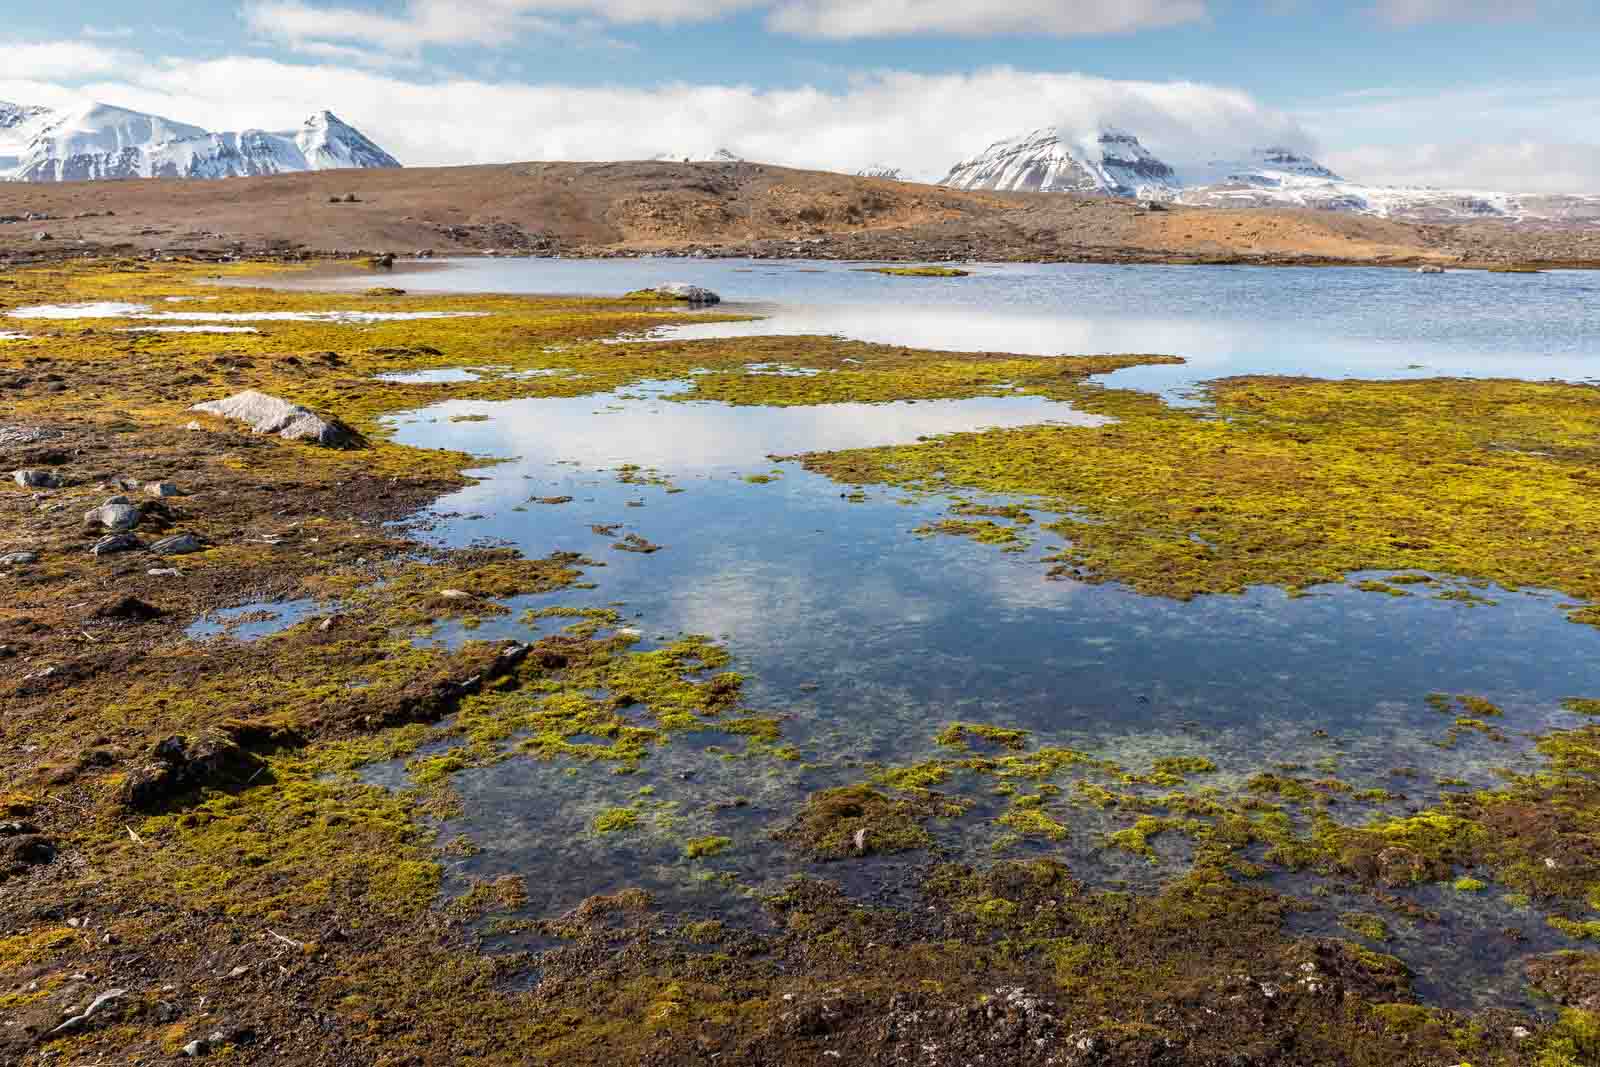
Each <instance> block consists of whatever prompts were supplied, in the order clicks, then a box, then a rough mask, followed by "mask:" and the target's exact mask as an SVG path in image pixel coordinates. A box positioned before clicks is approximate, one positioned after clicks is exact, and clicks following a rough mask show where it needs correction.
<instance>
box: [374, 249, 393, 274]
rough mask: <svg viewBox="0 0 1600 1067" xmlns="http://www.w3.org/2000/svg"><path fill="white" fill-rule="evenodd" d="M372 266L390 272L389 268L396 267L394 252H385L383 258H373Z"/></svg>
mask: <svg viewBox="0 0 1600 1067" xmlns="http://www.w3.org/2000/svg"><path fill="white" fill-rule="evenodd" d="M372 265H373V266H374V267H378V268H380V269H382V270H388V269H389V268H391V267H393V266H394V253H393V252H385V253H384V254H383V255H381V256H373V257H372Z"/></svg>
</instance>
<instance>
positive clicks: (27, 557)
mask: <svg viewBox="0 0 1600 1067" xmlns="http://www.w3.org/2000/svg"><path fill="white" fill-rule="evenodd" d="M38 562H39V554H38V553H37V552H7V553H6V554H5V555H3V556H0V564H5V565H6V566H7V567H15V566H18V565H19V564H24V563H38Z"/></svg>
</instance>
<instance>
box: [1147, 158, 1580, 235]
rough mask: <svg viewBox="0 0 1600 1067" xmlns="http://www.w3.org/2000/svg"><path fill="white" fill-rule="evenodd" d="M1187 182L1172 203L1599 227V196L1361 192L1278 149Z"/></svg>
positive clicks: (1374, 188)
mask: <svg viewBox="0 0 1600 1067" xmlns="http://www.w3.org/2000/svg"><path fill="white" fill-rule="evenodd" d="M1186 178H1187V179H1188V180H1187V181H1186V183H1185V184H1186V186H1187V187H1186V188H1184V189H1183V190H1181V191H1180V192H1179V193H1178V194H1177V196H1176V197H1175V200H1176V201H1177V202H1178V203H1180V204H1193V205H1197V206H1202V207H1305V208H1316V209H1318V210H1322V211H1350V212H1356V213H1358V214H1362V215H1376V216H1379V217H1382V218H1397V219H1408V220H1411V221H1416V222H1458V221H1465V220H1469V219H1503V220H1507V221H1516V222H1586V221H1588V222H1592V221H1600V196H1582V195H1575V194H1550V193H1522V194H1519V193H1497V192H1488V191H1482V190H1472V189H1435V188H1431V187H1428V186H1394V185H1366V184H1363V183H1361V182H1353V181H1348V180H1346V179H1345V178H1342V177H1340V176H1339V175H1337V174H1335V173H1334V172H1333V171H1331V170H1329V169H1328V168H1327V167H1324V166H1323V165H1322V164H1320V163H1318V162H1317V161H1316V160H1314V159H1310V158H1308V157H1306V156H1303V155H1298V154H1296V153H1294V152H1291V151H1289V150H1287V149H1281V148H1269V149H1263V150H1260V151H1256V152H1253V153H1251V157H1250V159H1249V160H1247V161H1245V162H1243V163H1236V164H1229V163H1211V164H1207V165H1206V166H1205V167H1202V168H1200V169H1199V170H1197V171H1196V172H1195V173H1193V174H1191V175H1186Z"/></svg>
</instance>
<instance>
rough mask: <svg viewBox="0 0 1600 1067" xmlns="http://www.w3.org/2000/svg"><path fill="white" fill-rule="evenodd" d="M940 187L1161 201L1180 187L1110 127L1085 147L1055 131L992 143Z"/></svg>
mask: <svg viewBox="0 0 1600 1067" xmlns="http://www.w3.org/2000/svg"><path fill="white" fill-rule="evenodd" d="M940 184H941V185H948V186H950V187H952V188H955V189H991V190H996V191H1001V192H1040V193H1098V194H1101V195H1103V196H1128V197H1133V196H1136V197H1141V198H1159V199H1165V198H1167V197H1169V196H1171V194H1172V193H1173V192H1175V191H1176V190H1177V189H1178V188H1180V186H1181V182H1180V181H1179V180H1178V176H1177V174H1176V173H1175V172H1174V171H1173V169H1172V168H1171V167H1169V166H1167V164H1165V163H1163V162H1162V161H1161V160H1159V159H1157V158H1156V157H1155V156H1153V155H1151V154H1150V153H1149V152H1148V151H1147V150H1146V149H1145V147H1144V146H1143V145H1141V144H1140V143H1139V139H1138V138H1137V137H1135V136H1133V134H1131V133H1126V132H1124V131H1122V130H1117V129H1109V128H1108V129H1104V130H1102V131H1100V134H1099V135H1098V136H1097V137H1095V138H1093V139H1091V140H1089V141H1088V142H1087V143H1083V144H1074V143H1072V142H1071V141H1069V140H1068V139H1067V137H1066V136H1065V135H1064V134H1063V133H1062V131H1061V130H1060V129H1058V128H1056V127H1054V126H1046V127H1044V128H1043V129H1038V130H1034V131H1033V132H1032V133H1028V134H1024V135H1023V136H1021V137H1013V138H1010V139H1008V140H1004V141H997V142H995V143H994V144H992V145H990V146H989V147H988V148H986V149H985V150H984V151H982V152H980V153H979V154H978V155H976V156H973V157H972V158H970V159H966V160H963V161H961V162H960V163H957V164H956V165H955V167H953V168H952V169H951V171H950V173H949V174H947V175H945V178H944V180H943V181H942V182H941V183H940Z"/></svg>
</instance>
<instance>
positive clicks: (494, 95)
mask: <svg viewBox="0 0 1600 1067" xmlns="http://www.w3.org/2000/svg"><path fill="white" fill-rule="evenodd" d="M0 35H3V36H0V99H13V100H19V101H21V102H33V101H38V102H41V103H47V104H51V105H55V106H60V105H64V104H67V103H70V102H71V100H72V99H74V98H76V97H81V96H93V97H96V98H100V99H106V100H108V102H112V103H122V104H126V105H128V106H133V107H139V108H142V109H146V110H162V111H163V112H164V113H166V114H168V115H169V116H170V117H172V118H176V119H180V120H184V121H191V122H196V123H198V124H201V125H207V126H211V127H213V128H219V127H223V126H231V127H237V126H245V125H272V124H276V125H279V126H286V125H293V124H294V123H295V122H296V121H298V118H299V117H300V116H299V112H300V111H303V110H308V109H310V108H314V107H324V106H325V107H330V108H332V109H333V110H335V111H337V112H339V113H340V114H341V115H343V116H344V117H345V118H347V119H349V120H350V121H352V122H355V123H356V124H357V125H359V126H361V127H362V128H363V129H364V130H366V131H367V132H368V133H369V134H371V135H373V136H374V137H375V138H377V139H378V140H379V141H380V142H381V143H384V144H385V145H386V147H390V148H391V150H393V151H395V152H396V153H397V154H398V155H400V156H401V157H402V158H403V159H405V160H406V161H407V162H415V163H454V162H482V161H488V160H491V159H524V158H527V159H535V158H562V157H570V156H584V157H609V158H626V157H631V156H637V155H643V154H653V151H672V152H680V153H684V154H690V153H700V152H707V151H710V150H711V149H713V148H716V147H722V146H727V147H730V148H732V149H733V150H734V151H736V152H739V153H740V154H743V155H747V156H750V157H752V158H770V159H771V160H772V161H774V162H786V163H795V164H802V165H815V166H829V167H838V168H844V167H848V166H856V165H864V164H865V163H868V162H885V163H889V164H892V165H897V166H903V167H906V168H907V169H908V170H911V171H913V172H916V173H919V174H924V175H933V174H934V172H935V171H939V170H942V169H943V168H944V167H946V166H947V165H948V164H949V163H950V162H954V160H955V159H957V158H959V157H961V156H964V155H967V154H970V153H972V152H974V151H977V150H978V149H981V148H982V147H983V146H984V144H986V143H987V142H988V141H990V140H993V139H996V138H999V137H1002V136H1007V135H1009V134H1012V133H1015V132H1019V131H1020V130H1023V129H1026V128H1030V127H1034V126H1039V125H1044V124H1049V123H1057V124H1061V125H1063V126H1066V127H1068V128H1072V129H1077V128H1079V127H1082V128H1084V129H1088V128H1091V127H1093V126H1095V125H1097V124H1098V123H1101V122H1115V123H1118V124H1120V125H1125V126H1129V127H1131V128H1133V130H1134V132H1135V133H1137V134H1139V135H1140V136H1141V138H1143V139H1144V140H1146V142H1147V143H1149V144H1150V146H1151V147H1152V148H1153V149H1156V150H1157V151H1158V152H1161V153H1163V154H1165V155H1167V156H1169V157H1172V158H1174V159H1175V161H1178V162H1182V161H1183V159H1184V158H1185V157H1187V158H1196V159H1197V158H1198V157H1201V156H1216V155H1228V154H1230V153H1233V154H1238V153H1242V152H1243V150H1245V149H1248V148H1249V147H1252V146H1257V145H1259V144H1260V143H1261V142H1262V141H1263V140H1268V139H1270V140H1284V141H1290V142H1294V143H1295V144H1296V145H1297V146H1300V147H1305V148H1307V149H1310V150H1314V151H1316V152H1318V153H1319V154H1320V155H1322V156H1323V157H1324V158H1325V159H1327V161H1329V162H1330V164H1331V165H1333V166H1335V167H1336V169H1342V170H1344V171H1347V172H1352V173H1351V174H1350V176H1352V177H1356V178H1360V179H1364V180H1373V181H1426V182H1431V183H1434V184H1466V185H1478V186H1487V187H1508V186H1514V187H1517V188H1529V189H1534V188H1552V189H1553V188H1557V187H1559V188H1563V189H1574V188H1583V189H1585V190H1587V189H1594V190H1596V191H1600V74H1596V73H1593V69H1594V58H1593V48H1594V43H1595V42H1596V41H1597V40H1600V3H1597V2H1596V0H1492V2H1491V0H1357V2H1355V3H1350V4H1336V3H1328V2H1319V0H961V2H951V0H474V2H471V3H462V2H459V0H342V2H327V0H243V2H242V3H239V4H204V5H196V4H194V3H193V2H192V0H190V2H180V0H144V2H139V3H130V2H128V0H115V2H113V0H82V2H76V3H74V2H70V0H62V2H57V3H54V4H49V5H46V4H28V5H25V9H24V10H22V11H13V12H11V13H10V14H9V15H8V18H7V20H6V24H5V28H4V30H0ZM647 149H648V150H649V151H647ZM1358 170H1359V173H1356V172H1355V171H1358Z"/></svg>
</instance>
